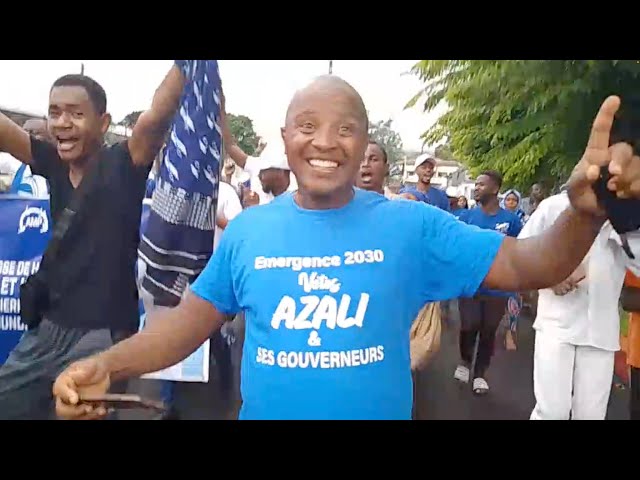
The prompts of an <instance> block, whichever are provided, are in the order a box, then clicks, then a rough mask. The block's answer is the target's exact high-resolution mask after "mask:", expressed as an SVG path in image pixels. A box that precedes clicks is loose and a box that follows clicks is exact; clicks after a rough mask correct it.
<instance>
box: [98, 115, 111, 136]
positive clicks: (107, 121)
mask: <svg viewBox="0 0 640 480" xmlns="http://www.w3.org/2000/svg"><path fill="white" fill-rule="evenodd" d="M100 121H101V122H102V125H100V130H101V131H102V134H103V135H104V134H105V133H107V131H108V130H109V126H110V125H111V114H110V113H105V114H104V115H102V118H101V119H100Z"/></svg>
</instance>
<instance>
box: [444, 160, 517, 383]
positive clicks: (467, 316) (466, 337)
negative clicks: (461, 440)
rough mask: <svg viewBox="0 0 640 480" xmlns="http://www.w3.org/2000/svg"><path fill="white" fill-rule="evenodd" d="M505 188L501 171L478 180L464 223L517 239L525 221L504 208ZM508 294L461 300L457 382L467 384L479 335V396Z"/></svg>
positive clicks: (488, 292)
mask: <svg viewBox="0 0 640 480" xmlns="http://www.w3.org/2000/svg"><path fill="white" fill-rule="evenodd" d="M501 187H502V177H501V175H500V174H499V173H498V172H495V171H490V170H489V171H485V172H482V173H481V174H480V175H479V176H478V178H477V179H476V188H475V191H474V199H475V201H476V202H477V204H478V206H477V207H475V208H472V209H471V210H465V211H464V212H462V214H461V215H460V217H459V218H460V220H461V221H463V222H465V223H468V224H470V225H475V226H476V227H479V228H482V229H486V230H493V231H495V232H500V233H501V234H503V235H507V236H510V237H517V236H518V234H519V233H520V230H521V229H522V222H521V221H520V219H519V218H518V217H517V216H516V215H515V214H514V213H512V212H509V211H507V210H505V209H504V208H501V207H500V202H499V200H498V193H499V192H500V188H501ZM510 296H511V294H510V293H508V292H503V291H496V290H490V289H487V288H480V289H479V290H478V291H477V292H476V294H475V295H474V296H473V297H471V298H460V299H459V300H458V304H459V308H460V356H461V358H462V364H460V365H458V368H456V371H455V373H454V377H455V379H456V380H459V381H461V382H464V383H467V382H469V378H470V371H469V368H470V366H471V364H472V362H473V354H474V350H475V343H476V337H477V336H478V335H479V340H478V350H477V357H476V362H475V371H474V372H473V378H472V381H473V392H474V393H475V394H478V395H482V394H485V393H487V392H488V391H489V384H488V383H487V380H486V378H485V374H486V372H487V369H488V368H489V364H490V362H491V357H492V356H493V349H494V343H495V336H496V330H497V329H498V326H499V325H500V321H501V320H502V317H503V316H504V312H505V310H506V307H507V301H508V300H509V297H510Z"/></svg>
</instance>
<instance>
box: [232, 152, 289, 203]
mask: <svg viewBox="0 0 640 480" xmlns="http://www.w3.org/2000/svg"><path fill="white" fill-rule="evenodd" d="M225 149H226V151H227V154H228V155H229V158H231V159H232V160H233V161H234V162H235V164H236V165H237V166H238V167H239V168H241V169H242V170H243V172H238V171H237V169H236V171H235V172H234V176H235V177H236V179H235V182H238V183H240V188H239V190H240V191H239V194H240V196H241V198H242V202H243V205H244V206H245V207H246V206H253V205H266V204H267V203H270V202H271V201H272V200H273V199H274V198H275V197H277V196H278V195H279V194H280V193H284V192H279V193H276V192H272V191H270V189H269V188H267V189H266V190H265V188H264V186H263V184H264V183H265V182H264V181H263V180H262V178H261V177H262V176H264V175H262V174H261V172H263V171H264V170H267V169H278V170H285V171H286V173H287V177H289V183H288V186H287V189H286V191H290V192H293V191H295V190H297V189H298V183H297V181H296V178H295V175H293V173H291V169H290V168H289V163H288V162H287V156H286V153H285V151H284V146H282V147H277V146H272V145H270V146H265V147H264V148H263V149H262V150H260V156H256V157H253V156H251V155H247V154H246V153H245V152H244V151H243V150H242V149H241V148H240V147H239V146H238V145H237V144H225ZM231 183H232V184H233V183H234V181H231Z"/></svg>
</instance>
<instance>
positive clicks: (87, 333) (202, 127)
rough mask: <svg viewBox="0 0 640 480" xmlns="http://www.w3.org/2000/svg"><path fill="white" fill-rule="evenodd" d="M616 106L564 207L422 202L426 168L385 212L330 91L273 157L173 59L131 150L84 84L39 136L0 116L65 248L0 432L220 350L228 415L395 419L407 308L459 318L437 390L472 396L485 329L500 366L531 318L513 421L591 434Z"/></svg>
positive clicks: (597, 130)
mask: <svg viewBox="0 0 640 480" xmlns="http://www.w3.org/2000/svg"><path fill="white" fill-rule="evenodd" d="M619 106H620V99H619V98H617V97H610V98H608V99H606V100H605V101H604V102H603V104H602V106H601V108H600V110H599V112H598V113H597V116H596V117H595V120H594V124H593V127H592V131H591V136H590V139H589V143H588V145H587V146H586V147H585V152H584V155H583V157H582V158H581V159H576V168H575V169H574V172H573V174H572V175H571V177H570V178H569V179H568V180H567V183H566V184H565V186H564V187H563V189H562V191H561V192H560V193H558V194H556V195H552V196H550V197H548V198H545V197H546V193H545V191H544V188H543V186H542V185H541V184H536V185H534V186H533V187H532V189H531V194H530V196H529V197H528V198H522V196H521V194H520V193H519V192H517V191H515V190H507V191H506V192H504V193H502V194H501V190H502V176H501V175H500V173H499V172H495V171H485V172H482V173H481V174H480V175H479V176H478V177H477V178H476V185H475V193H474V199H473V200H474V202H475V206H474V207H473V208H469V207H470V202H469V200H468V199H466V198H464V197H462V198H457V197H450V196H448V195H447V193H446V192H445V191H443V190H440V189H439V188H437V187H435V186H434V185H432V184H431V179H432V177H433V174H434V171H435V168H436V166H437V160H436V158H435V156H434V155H432V154H429V153H426V154H422V155H420V156H419V157H418V158H417V159H416V161H415V172H416V175H417V178H418V181H417V184H416V185H415V186H406V187H404V188H402V189H400V190H399V192H398V193H393V192H391V191H390V190H389V189H388V188H387V187H386V179H387V176H388V171H389V165H388V158H387V153H386V152H385V149H384V146H383V145H381V144H379V143H376V142H375V141H372V140H371V139H370V138H369V135H368V124H369V123H368V118H367V109H366V107H365V105H364V102H363V100H362V98H361V97H360V95H359V94H358V92H357V91H356V90H355V89H354V88H353V87H352V86H351V85H349V84H348V83H347V82H345V81H344V80H342V79H340V78H339V77H337V76H333V75H328V76H321V77H318V78H316V79H314V80H313V81H312V82H310V83H309V84H308V85H307V86H306V87H304V88H302V89H300V90H299V91H297V92H296V94H295V95H294V97H293V98H292V100H291V103H290V105H289V107H288V110H287V112H286V120H285V125H284V126H283V128H282V140H283V145H284V148H282V149H280V148H278V147H277V146H275V145H261V146H260V148H259V149H258V151H257V153H256V154H254V156H250V155H247V153H246V152H244V151H243V150H242V149H241V148H240V147H239V146H238V144H237V142H236V139H235V138H233V135H232V134H231V132H230V130H229V126H228V125H227V121H226V110H225V101H224V92H223V88H222V81H221V79H220V77H219V73H218V68H217V62H216V61H213V60H208V61H184V60H183V61H176V64H175V65H174V67H173V68H172V69H171V70H170V71H169V73H168V74H167V76H166V78H165V79H164V80H163V82H162V83H161V85H160V86H159V88H158V89H157V91H156V93H155V95H154V98H153V101H152V105H151V107H150V109H149V110H147V111H146V112H145V113H143V114H142V115H141V116H140V118H139V120H138V121H137V123H136V125H135V126H134V128H133V133H132V136H131V137H130V138H128V139H127V140H126V141H124V142H122V143H118V144H116V145H112V146H107V145H105V143H104V139H103V137H104V134H105V133H106V131H107V128H108V126H109V124H110V116H109V114H108V110H107V101H106V94H105V92H104V90H103V89H102V87H101V86H100V85H99V84H98V83H97V82H95V81H94V80H92V79H91V78H89V77H86V76H83V75H67V76H64V77H62V78H60V79H58V80H57V81H56V82H55V83H54V85H53V87H52V89H51V93H50V102H49V109H48V118H47V122H46V123H47V133H46V135H47V137H46V138H44V137H38V136H37V135H36V134H35V133H33V132H31V133H30V132H28V131H27V129H26V126H25V128H21V127H19V126H17V125H16V124H14V123H13V122H12V121H11V120H9V119H8V118H7V117H5V116H3V115H1V114H0V151H4V152H7V153H9V154H10V155H12V156H13V157H15V158H16V159H17V160H19V161H20V162H22V163H23V164H24V165H26V166H28V168H29V169H30V170H31V172H32V173H31V174H32V175H34V176H35V175H39V176H41V177H43V178H45V179H46V180H47V182H48V187H49V189H50V201H51V212H52V217H53V219H54V235H53V236H54V238H56V237H57V238H59V239H60V241H59V242H58V243H59V247H58V248H56V252H55V253H56V255H55V256H54V255H53V254H51V253H50V252H49V251H47V252H46V253H45V255H44V258H43V261H42V265H41V268H40V270H39V271H38V272H37V273H36V274H35V275H34V276H33V279H32V278H30V279H29V280H30V281H29V282H27V284H26V285H28V286H29V288H28V289H25V294H24V295H23V296H22V297H21V300H22V302H23V309H22V311H23V312H27V311H28V312H29V313H31V314H32V315H29V316H27V317H26V318H23V321H25V322H27V324H28V327H29V329H28V330H27V331H26V332H25V334H24V336H23V337H22V339H21V340H20V342H19V344H18V345H17V346H16V347H15V349H14V350H13V351H12V353H11V354H10V356H9V358H8V359H7V361H6V362H5V364H4V365H2V367H0V417H2V418H42V419H45V418H52V417H53V416H54V415H55V416H57V417H60V418H84V419H94V418H95V419H99V418H104V417H107V416H108V415H110V414H111V412H110V411H109V409H108V408H106V406H105V405H104V404H102V403H100V402H90V401H86V400H84V399H83V397H85V396H86V393H87V392H91V393H92V394H96V393H98V394H100V393H105V392H107V391H124V389H126V388H127V383H126V382H127V380H128V379H130V378H135V377H139V376H141V375H143V374H145V373H149V372H155V371H158V370H161V369H163V368H166V367H169V366H171V365H174V364H175V363H177V362H179V361H181V360H182V359H184V358H186V357H187V356H188V355H190V354H191V353H192V352H193V351H195V350H196V349H197V348H198V347H199V346H200V345H201V344H202V343H203V342H205V341H206V340H207V339H211V338H213V337H214V336H215V335H219V334H220V335H222V337H224V338H225V339H226V340H227V343H228V344H229V345H230V346H231V349H232V350H233V355H232V356H233V358H235V359H241V363H239V362H237V361H236V362H233V364H234V365H233V367H234V372H233V376H234V378H235V379H236V380H235V382H234V394H235V395H236V396H237V398H238V400H239V403H241V408H240V412H239V418H241V419H411V417H412V406H413V393H412V392H413V382H414V380H413V378H412V372H411V366H412V364H413V363H412V358H411V353H412V351H411V349H410V342H409V338H410V330H411V328H412V324H413V322H414V321H415V320H416V318H417V317H418V316H419V312H421V310H422V309H424V308H425V306H428V305H438V306H439V308H440V309H441V310H442V312H443V314H444V315H445V316H446V315H449V314H450V311H451V309H453V308H456V306H457V307H458V309H459V313H460V320H461V322H460V323H461V325H460V332H459V350H460V364H459V365H458V367H457V368H456V369H455V372H453V376H454V378H455V380H457V381H460V382H463V383H471V386H472V391H473V393H474V394H476V395H483V394H486V393H487V392H489V388H490V387H489V382H488V380H487V371H488V369H489V366H490V363H491V358H492V356H493V352H494V345H495V339H496V332H497V330H498V327H499V325H500V324H501V322H503V321H504V322H505V323H506V325H507V328H506V331H507V332H506V338H505V341H506V343H507V345H508V346H509V348H515V347H516V345H517V335H516V332H517V324H518V322H517V319H518V316H519V314H520V311H521V309H522V306H523V304H527V305H530V306H531V307H532V308H533V310H534V312H535V315H536V320H535V324H534V328H535V329H536V342H535V354H534V362H535V366H534V375H533V382H534V388H535V396H536V402H537V403H536V407H535V409H534V411H533V412H532V414H531V418H532V419H569V418H572V419H583V418H590V419H596V418H599V419H604V418H605V415H606V405H607V401H608V397H609V391H610V388H611V381H612V377H613V354H614V352H615V351H616V350H618V349H619V344H618V334H619V314H618V300H619V298H620V293H621V291H622V290H623V281H624V279H625V274H626V272H627V271H628V270H629V271H631V272H635V273H636V274H637V273H640V263H638V261H637V260H634V259H632V258H630V257H629V256H628V255H627V254H626V253H625V252H624V251H623V249H622V246H621V241H620V237H619V236H618V235H617V233H616V232H615V231H614V230H613V228H612V227H611V225H610V223H609V222H608V221H607V217H606V212H605V211H604V210H603V209H602V206H601V205H600V204H599V203H598V201H597V198H596V195H595V193H594V190H593V188H592V186H593V183H594V182H595V181H596V180H597V179H598V177H599V173H600V167H601V166H608V168H609V171H610V173H611V175H612V181H611V182H610V183H609V188H610V190H611V191H614V192H616V193H618V194H619V195H621V196H625V197H636V198H640V158H639V157H638V156H635V155H634V152H633V151H632V149H631V147H630V146H629V145H627V144H626V143H615V144H613V145H610V138H609V134H610V130H611V127H612V124H613V121H614V115H615V113H616V111H617V110H618V108H619ZM225 156H226V157H228V158H227V160H226V161H225V160H224V158H225ZM145 197H147V201H148V202H150V205H151V220H150V224H149V226H148V227H147V229H146V230H145V231H143V232H140V231H139V222H140V213H141V207H142V203H143V199H144V198H145ZM87 204H88V205H91V214H89V215H87V214H86V209H87V207H86V205H87ZM636 233H637V232H633V233H632V234H631V235H629V237H628V238H629V243H630V246H631V249H632V250H634V251H636V252H640V240H638V238H640V237H638V236H637V235H636ZM636 258H637V257H636ZM136 264H137V265H138V269H137V270H138V272H137V275H138V276H137V278H136V268H135V266H136ZM629 275H631V274H629ZM34 291H35V292H36V293H35V294H34V293H33V292H34ZM538 291H539V292H540V293H539V300H538V299H536V294H535V292H538ZM629 292H631V293H629ZM27 293H28V295H27ZM633 295H634V291H633V288H632V287H629V288H628V290H627V297H631V298H632V299H633V298H634V297H633ZM138 296H140V297H141V298H142V300H143V302H144V306H145V312H146V314H147V318H148V320H147V322H146V324H145V327H144V328H143V329H142V330H140V331H139V332H138V331H137V330H138V328H137V326H138V321H139V318H138V305H137V301H138ZM34 298H35V300H33V299H34ZM28 301H30V302H28ZM23 316H24V315H23ZM586 372H588V373H586ZM634 375H635V376H634V378H637V370H636V371H635V373H634ZM52 388H53V392H52ZM54 404H55V406H54ZM636 408H637V407H636Z"/></svg>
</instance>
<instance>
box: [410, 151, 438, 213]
mask: <svg viewBox="0 0 640 480" xmlns="http://www.w3.org/2000/svg"><path fill="white" fill-rule="evenodd" d="M435 168H436V157H435V155H432V154H430V153H423V154H422V155H420V156H419V157H418V158H416V162H415V173H416V176H417V177H418V183H417V185H416V186H415V187H404V188H402V189H401V190H400V192H399V193H400V195H402V194H405V193H408V194H409V195H412V196H413V197H415V198H416V199H417V200H418V201H420V202H425V203H428V204H430V205H433V206H435V207H438V208H440V209H442V210H444V211H445V212H448V211H449V198H448V197H447V194H446V193H445V192H444V191H442V190H440V189H439V188H437V187H434V186H433V185H431V179H432V178H433V174H434V172H435Z"/></svg>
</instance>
